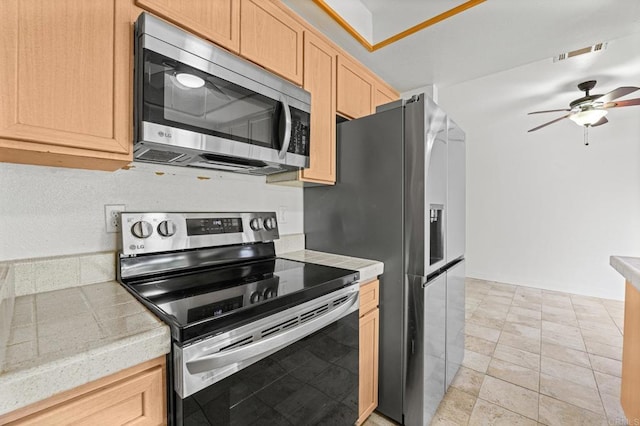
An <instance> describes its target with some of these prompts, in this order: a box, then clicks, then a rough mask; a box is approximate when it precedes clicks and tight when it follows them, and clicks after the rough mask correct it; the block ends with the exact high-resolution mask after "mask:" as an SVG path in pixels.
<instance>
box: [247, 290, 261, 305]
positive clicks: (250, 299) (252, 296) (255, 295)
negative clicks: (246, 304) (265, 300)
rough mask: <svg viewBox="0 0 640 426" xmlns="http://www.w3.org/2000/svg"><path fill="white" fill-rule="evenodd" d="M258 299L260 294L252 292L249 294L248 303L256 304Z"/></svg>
mask: <svg viewBox="0 0 640 426" xmlns="http://www.w3.org/2000/svg"><path fill="white" fill-rule="evenodd" d="M260 299H262V295H261V294H260V293H258V292H257V291H254V292H253V293H252V294H251V297H250V298H249V301H250V302H251V303H258V302H259V301H260Z"/></svg>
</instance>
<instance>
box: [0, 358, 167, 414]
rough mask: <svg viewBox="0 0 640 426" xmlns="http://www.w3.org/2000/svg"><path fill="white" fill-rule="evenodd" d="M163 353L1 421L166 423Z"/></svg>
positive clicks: (19, 410) (25, 408) (17, 411)
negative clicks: (161, 355)
mask: <svg viewBox="0 0 640 426" xmlns="http://www.w3.org/2000/svg"><path fill="white" fill-rule="evenodd" d="M165 372H166V369H165V364H164V357H162V358H158V359H155V360H151V361H147V362H145V363H143V364H139V365H137V366H134V367H131V368H128V369H126V370H123V371H121V372H118V373H115V374H113V375H111V376H107V377H104V378H102V379H98V380H96V381H94V382H90V383H87V384H85V385H82V386H80V387H78V388H75V389H71V390H69V391H65V392H62V393H59V394H56V395H54V396H52V397H50V398H48V399H46V400H43V401H40V402H36V403H35V404H32V405H30V406H27V407H24V408H21V409H18V410H16V411H14V412H11V413H8V414H5V415H3V416H0V424H2V425H4V424H7V425H68V424H74V425H123V424H136V425H140V426H143V425H150V426H151V425H161V424H166V418H167V414H166V399H165Z"/></svg>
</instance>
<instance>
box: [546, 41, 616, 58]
mask: <svg viewBox="0 0 640 426" xmlns="http://www.w3.org/2000/svg"><path fill="white" fill-rule="evenodd" d="M606 48H607V43H606V42H605V43H598V44H594V45H593V46H588V47H583V48H582V49H578V50H572V51H571V52H565V53H561V54H559V55H558V56H554V57H553V62H558V61H564V60H565V59H569V58H573V57H574V56H579V55H584V54H585V53H591V52H599V51H601V50H604V49H606Z"/></svg>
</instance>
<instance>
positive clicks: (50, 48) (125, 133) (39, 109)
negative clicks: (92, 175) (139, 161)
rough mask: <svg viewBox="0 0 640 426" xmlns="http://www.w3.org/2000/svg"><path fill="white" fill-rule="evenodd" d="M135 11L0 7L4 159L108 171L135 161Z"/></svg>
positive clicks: (106, 5) (36, 1) (118, 6)
mask: <svg viewBox="0 0 640 426" xmlns="http://www.w3.org/2000/svg"><path fill="white" fill-rule="evenodd" d="M131 7H132V3H131V2H130V1H120V0H92V1H86V0H56V1H42V0H3V1H1V2H0V16H2V30H1V33H2V36H1V37H0V161H4V162H14V163H26V164H41V165H48V166H63V167H74V168H86V169H101V170H116V169H118V168H120V167H122V166H123V165H125V164H127V163H129V162H130V161H131V159H132V156H131V149H132V142H131V141H132V137H131V133H132V116H133V113H132V104H133V102H132V100H131V93H132V79H133V78H132V74H133V73H132V61H133V58H132V46H133V27H132V25H131Z"/></svg>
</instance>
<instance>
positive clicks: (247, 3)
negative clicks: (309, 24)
mask: <svg viewBox="0 0 640 426" xmlns="http://www.w3.org/2000/svg"><path fill="white" fill-rule="evenodd" d="M303 30H304V28H303V27H302V25H300V24H299V23H298V22H296V21H295V20H294V19H293V18H292V17H290V16H289V15H287V14H286V12H284V11H283V10H281V9H279V8H278V7H277V6H276V5H275V4H274V3H272V2H270V1H264V0H262V1H259V0H241V9H240V34H241V37H240V54H241V55H242V56H244V57H245V58H247V59H249V60H251V61H253V62H255V63H257V64H259V65H261V66H263V67H265V68H267V69H269V70H271V71H273V72H275V73H276V74H279V75H281V76H282V77H284V78H287V79H289V80H291V81H293V82H294V83H296V84H298V85H302V52H303V32H304V31H303Z"/></svg>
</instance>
